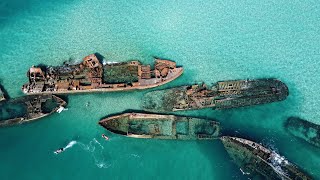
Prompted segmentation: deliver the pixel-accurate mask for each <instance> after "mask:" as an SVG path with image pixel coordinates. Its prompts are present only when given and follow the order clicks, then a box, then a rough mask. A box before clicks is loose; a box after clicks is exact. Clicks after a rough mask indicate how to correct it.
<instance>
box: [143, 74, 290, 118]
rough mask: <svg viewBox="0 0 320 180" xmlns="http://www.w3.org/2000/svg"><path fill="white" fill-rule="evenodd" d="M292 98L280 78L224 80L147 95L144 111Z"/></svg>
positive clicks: (223, 107) (216, 106) (230, 106)
mask: <svg viewBox="0 0 320 180" xmlns="http://www.w3.org/2000/svg"><path fill="white" fill-rule="evenodd" d="M288 95H289V91H288V87H287V86H286V85H285V84H284V83H283V82H281V81H279V80H277V79H256V80H235V81H221V82H218V83H216V84H215V85H213V86H212V87H208V86H207V85H206V84H195V85H191V86H181V87H176V88H172V89H166V90H158V91H153V92H149V93H147V94H145V96H144V98H143V104H142V106H143V108H144V109H145V110H147V111H162V112H167V111H178V110H189V109H202V108H213V109H227V108H236V107H243V106H250V105H257V104H265V103H271V102H276V101H282V100H284V99H286V98H287V96H288Z"/></svg>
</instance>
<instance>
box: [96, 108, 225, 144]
mask: <svg viewBox="0 0 320 180" xmlns="http://www.w3.org/2000/svg"><path fill="white" fill-rule="evenodd" d="M99 124H100V125H101V126H102V127H104V128H105V129H107V130H109V131H111V132H113V133H115V134H120V135H124V136H127V137H133V138H155V139H176V140H206V139H216V138H217V137H218V136H219V132H220V125H219V123H218V122H215V121H209V120H206V119H198V118H191V117H180V116H173V115H158V114H141V113H125V114H121V115H118V116H112V117H109V118H106V119H102V120H101V121H100V122H99Z"/></svg>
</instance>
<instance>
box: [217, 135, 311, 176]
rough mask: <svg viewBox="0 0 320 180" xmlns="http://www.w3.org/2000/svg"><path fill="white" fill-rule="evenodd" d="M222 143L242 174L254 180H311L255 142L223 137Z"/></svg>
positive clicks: (292, 165)
mask: <svg viewBox="0 0 320 180" xmlns="http://www.w3.org/2000/svg"><path fill="white" fill-rule="evenodd" d="M221 140H222V143H223V145H224V147H225V149H226V150H227V152H228V154H229V155H230V157H231V158H232V159H233V160H234V161H235V163H236V164H237V165H238V166H239V167H240V169H241V171H242V172H243V174H246V175H247V176H249V177H251V178H253V179H255V178H257V179H302V180H307V179H312V178H311V177H310V176H309V175H307V174H306V173H304V172H302V171H301V170H300V169H298V167H297V166H295V165H294V164H292V163H290V162H288V160H286V159H285V158H284V157H282V156H280V155H279V154H277V153H275V152H274V151H271V150H269V149H267V148H265V147H263V146H262V145H260V144H257V143H255V142H252V141H249V140H246V139H242V138H236V137H229V136H223V137H221Z"/></svg>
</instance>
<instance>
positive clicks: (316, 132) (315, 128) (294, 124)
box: [285, 117, 320, 147]
mask: <svg viewBox="0 0 320 180" xmlns="http://www.w3.org/2000/svg"><path fill="white" fill-rule="evenodd" d="M285 128H286V130H287V131H288V132H289V133H290V134H292V135H293V136H295V137H298V138H300V139H303V140H305V141H307V142H308V143H310V144H313V145H314V146H317V147H320V125H317V124H314V123H312V122H309V121H306V120H303V119H301V118H298V117H290V118H288V119H287V121H286V122H285Z"/></svg>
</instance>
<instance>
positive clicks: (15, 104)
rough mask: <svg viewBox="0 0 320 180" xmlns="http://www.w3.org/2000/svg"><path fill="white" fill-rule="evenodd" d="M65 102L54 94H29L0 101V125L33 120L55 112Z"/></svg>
mask: <svg viewBox="0 0 320 180" xmlns="http://www.w3.org/2000/svg"><path fill="white" fill-rule="evenodd" d="M65 105H66V102H65V101H64V100H62V99H61V98H59V97H57V96H54V95H31V96H24V97H20V98H15V99H11V100H8V101H6V100H5V101H1V102H0V127H1V126H9V125H15V124H21V123H25V122H29V121H33V120H36V119H39V118H42V117H45V116H48V115H50V114H52V113H54V112H56V111H57V110H58V109H59V108H61V107H63V106H65Z"/></svg>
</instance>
